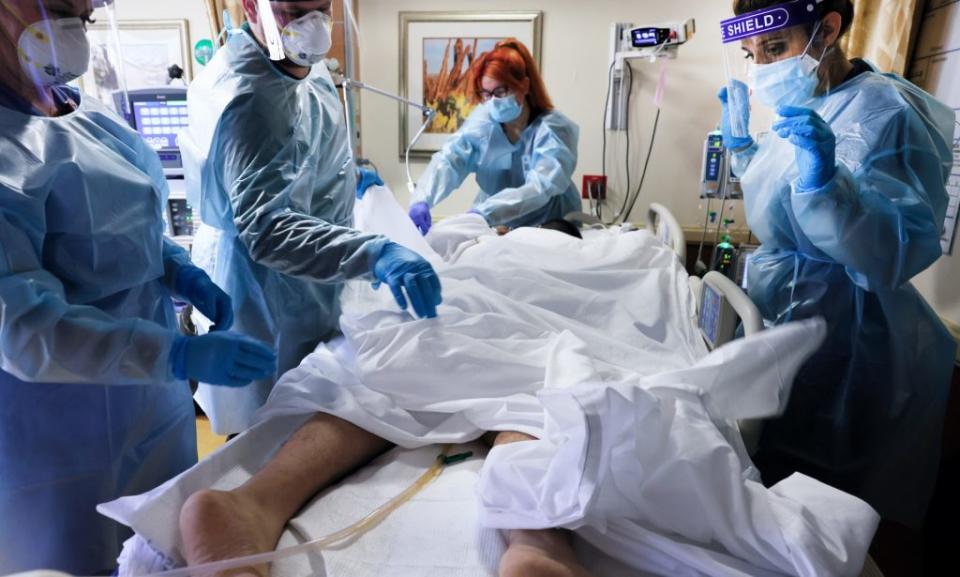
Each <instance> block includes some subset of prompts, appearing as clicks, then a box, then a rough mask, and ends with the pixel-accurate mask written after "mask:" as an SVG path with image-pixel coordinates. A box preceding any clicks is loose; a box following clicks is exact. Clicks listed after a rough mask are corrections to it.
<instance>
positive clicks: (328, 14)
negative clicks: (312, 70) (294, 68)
mask: <svg viewBox="0 0 960 577" xmlns="http://www.w3.org/2000/svg"><path fill="white" fill-rule="evenodd" d="M332 4H333V2H332V0H302V1H295V0H291V1H286V2H271V1H270V0H257V8H258V10H257V12H258V17H259V19H260V26H261V27H262V29H263V40H264V44H266V47H267V54H268V55H269V57H270V59H271V60H275V61H280V60H290V61H291V62H293V63H294V64H296V65H298V66H313V65H314V64H319V63H320V62H322V61H323V59H324V58H325V57H326V55H327V52H329V51H330V48H331V46H332V45H333V17H332Z"/></svg>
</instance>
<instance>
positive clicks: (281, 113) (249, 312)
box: [181, 0, 441, 434]
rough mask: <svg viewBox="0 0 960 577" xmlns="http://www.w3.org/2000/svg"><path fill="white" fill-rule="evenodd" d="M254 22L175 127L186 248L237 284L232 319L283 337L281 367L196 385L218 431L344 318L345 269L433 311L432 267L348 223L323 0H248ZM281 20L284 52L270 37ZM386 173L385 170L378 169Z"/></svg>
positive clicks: (240, 32) (217, 61)
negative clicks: (187, 208)
mask: <svg viewBox="0 0 960 577" xmlns="http://www.w3.org/2000/svg"><path fill="white" fill-rule="evenodd" d="M243 6H244V10H245V14H246V16H247V19H248V23H247V24H244V25H243V27H242V28H240V29H237V30H234V31H232V33H231V34H230V37H229V41H228V42H227V44H226V46H224V47H223V48H222V49H221V50H220V51H218V52H217V54H216V56H215V57H214V58H213V60H212V61H211V62H210V64H209V65H208V66H207V68H206V69H205V70H204V71H203V73H202V74H200V75H199V76H198V77H197V79H196V80H195V81H194V82H193V84H191V86H190V89H189V93H188V108H189V115H190V130H189V132H188V133H187V134H186V135H185V137H184V136H183V135H182V136H181V145H182V148H183V152H184V159H185V161H184V162H185V169H186V171H187V180H188V183H187V186H188V194H190V195H191V196H192V197H193V198H194V199H195V200H194V202H195V204H194V206H198V207H199V208H200V213H201V220H202V222H203V225H202V231H201V235H200V236H202V237H204V238H207V239H208V240H206V241H202V242H198V243H196V244H195V245H194V255H195V256H198V255H199V254H200V253H206V254H207V255H208V256H207V257H205V258H204V260H205V261H207V262H209V263H210V264H209V265H208V266H210V267H211V268H212V272H213V278H214V280H215V281H216V282H217V283H218V284H220V285H221V286H223V287H224V288H225V290H226V291H227V292H228V293H229V294H230V296H232V297H233V304H234V310H235V315H236V326H237V328H238V329H239V330H242V331H243V332H245V333H247V334H250V335H253V336H255V337H256V338H258V339H261V340H264V341H266V342H269V343H271V344H273V345H274V346H276V347H277V350H278V358H279V368H278V372H277V374H276V375H271V376H270V377H269V378H266V379H261V380H259V381H257V382H255V383H254V384H253V385H252V386H251V387H248V388H245V389H242V390H226V389H223V388H222V387H209V386H206V385H204V384H201V385H200V389H199V391H198V393H197V401H198V402H199V403H200V405H201V407H203V409H204V410H205V411H206V413H207V414H208V415H209V416H210V419H211V424H212V426H213V429H214V431H216V432H217V433H220V434H233V433H239V432H242V431H244V430H245V429H247V428H248V427H249V426H250V424H251V419H252V417H253V415H254V413H255V412H256V410H257V409H259V408H260V407H261V406H262V405H263V404H264V402H265V401H266V399H267V396H268V395H269V394H270V391H271V390H272V388H273V385H274V383H275V382H276V379H277V378H278V376H279V375H281V374H283V373H284V372H285V371H287V370H290V369H292V368H295V367H296V366H297V365H299V364H300V361H302V360H303V358H304V357H305V356H307V355H308V354H310V353H311V352H313V350H314V349H315V348H316V347H317V345H318V344H319V343H321V342H324V341H326V340H329V339H331V338H332V337H334V336H336V335H337V334H338V331H339V316H340V305H339V295H340V292H341V289H342V286H343V283H344V282H345V281H347V280H349V279H358V280H365V281H368V282H370V281H374V282H380V283H383V284H385V285H387V286H388V287H389V289H390V290H391V291H392V292H393V295H394V297H395V298H396V299H397V303H398V304H399V305H400V307H401V308H406V306H407V301H408V300H409V304H410V305H411V306H412V310H413V312H415V313H416V315H417V316H419V317H426V318H429V317H434V316H436V314H437V306H438V305H439V304H440V301H441V297H440V281H439V279H438V277H437V275H436V273H435V272H434V271H433V268H432V267H431V266H430V264H429V263H428V262H427V261H425V260H424V259H423V258H421V257H420V256H418V255H417V254H416V253H413V252H412V251H410V250H407V249H405V248H403V247H402V246H400V245H398V244H396V243H393V242H391V241H389V240H388V239H386V238H384V237H382V236H378V235H372V234H364V233H361V232H359V231H357V230H354V229H353V228H351V227H352V225H353V205H354V201H355V200H356V196H355V195H357V194H362V193H363V192H364V188H363V187H365V186H368V185H370V184H371V183H373V182H375V181H377V179H376V178H372V179H371V178H369V176H370V175H366V176H367V177H366V178H362V179H360V180H359V184H360V186H359V187H358V178H357V172H358V171H357V169H356V167H355V165H354V163H353V161H352V159H351V154H350V143H349V140H348V137H347V128H346V120H345V117H344V112H343V107H342V105H341V103H340V99H339V96H338V94H337V88H336V86H335V85H334V83H333V80H332V79H331V77H330V73H329V72H328V70H327V67H326V66H325V64H324V63H323V59H324V55H325V54H326V52H327V51H328V50H329V48H330V45H331V36H330V31H331V28H332V20H331V17H330V10H331V1H330V0H304V1H299V2H298V1H289V0H288V1H284V2H268V1H267V0H247V1H246V2H244V5H243ZM278 33H279V34H280V38H281V39H282V40H281V41H282V54H276V55H273V56H275V57H276V58H278V59H277V60H272V59H271V56H272V55H271V54H270V52H269V51H268V49H267V48H266V47H265V46H266V45H267V43H266V36H267V35H269V34H274V35H275V34H278ZM381 184H382V183H381Z"/></svg>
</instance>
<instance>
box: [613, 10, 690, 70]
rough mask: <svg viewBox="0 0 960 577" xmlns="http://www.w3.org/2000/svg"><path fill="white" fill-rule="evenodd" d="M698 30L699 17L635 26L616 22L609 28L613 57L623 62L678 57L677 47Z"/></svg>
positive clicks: (620, 62) (629, 23)
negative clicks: (697, 19)
mask: <svg viewBox="0 0 960 577" xmlns="http://www.w3.org/2000/svg"><path fill="white" fill-rule="evenodd" d="M696 31H697V24H696V20H694V19H693V18H690V19H688V20H684V21H682V22H666V23H663V24H653V25H648V26H634V25H633V23H632V22H616V23H614V24H613V26H612V27H611V29H610V33H611V51H612V53H613V54H612V55H611V56H612V58H611V59H612V60H616V61H617V66H622V62H623V60H627V59H632V58H671V59H672V58H676V57H677V47H678V46H680V45H681V44H686V43H687V42H688V41H689V40H691V39H692V38H693V35H694V34H695V33H696Z"/></svg>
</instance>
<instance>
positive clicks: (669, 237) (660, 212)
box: [647, 202, 687, 264]
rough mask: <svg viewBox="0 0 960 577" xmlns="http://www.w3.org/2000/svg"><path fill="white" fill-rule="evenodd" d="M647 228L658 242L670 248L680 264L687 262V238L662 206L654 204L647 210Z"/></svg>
mask: <svg viewBox="0 0 960 577" xmlns="http://www.w3.org/2000/svg"><path fill="white" fill-rule="evenodd" d="M647 228H648V229H649V230H650V232H651V233H652V234H653V235H654V236H655V237H657V238H658V239H660V242H662V243H663V244H665V245H667V246H669V247H671V248H672V249H673V250H674V252H676V253H677V255H678V256H679V257H680V262H682V263H684V264H686V262H687V237H686V235H684V233H683V227H681V226H680V222H679V221H678V220H677V219H676V217H674V216H673V213H672V212H670V210H669V209H668V208H667V207H665V206H663V205H662V204H659V203H656V202H654V203H653V204H651V205H650V208H649V209H648V210H647Z"/></svg>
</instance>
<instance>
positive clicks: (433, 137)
mask: <svg viewBox="0 0 960 577" xmlns="http://www.w3.org/2000/svg"><path fill="white" fill-rule="evenodd" d="M399 20H400V94H401V96H403V97H404V98H407V99H409V100H412V101H414V102H417V103H419V104H422V103H423V100H424V98H423V94H424V91H423V87H424V82H425V79H424V66H423V59H424V56H423V54H424V48H423V41H424V40H426V39H430V36H429V35H430V34H437V33H438V31H439V33H440V34H441V36H440V38H441V39H454V38H457V39H461V38H474V39H475V38H506V37H511V36H512V37H516V38H517V39H518V40H520V41H521V42H523V43H524V44H526V45H527V47H528V48H530V51H531V53H532V55H533V58H534V61H536V62H537V65H538V66H540V63H541V49H542V39H543V12H542V11H530V10H522V11H521V10H517V11H514V10H504V11H484V12H474V11H470V12H436V11H430V12H400V14H399ZM465 29H468V30H469V31H470V32H471V33H470V34H465V33H463V32H462V31H463V30H465ZM445 31H446V32H445ZM414 43H417V44H414ZM414 59H415V60H417V62H419V63H420V65H419V66H414V65H413V64H412V62H413V60H414ZM399 109H400V158H401V159H402V158H404V156H405V154H406V150H407V145H408V144H409V143H410V140H411V139H412V138H413V136H414V135H415V134H416V132H417V130H418V129H419V128H420V126H421V124H422V120H421V116H420V115H419V114H418V113H417V111H416V109H413V108H410V107H409V106H406V105H403V104H401V105H400V108H399ZM447 138H449V135H448V134H430V133H427V134H424V135H423V137H421V139H420V141H419V142H418V143H417V144H416V146H414V147H413V148H412V149H411V150H410V158H413V159H419V160H425V159H429V158H430V157H431V156H432V155H433V154H434V153H435V152H437V151H438V150H440V148H441V147H442V146H443V142H444V141H445V140H446V139H447Z"/></svg>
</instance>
